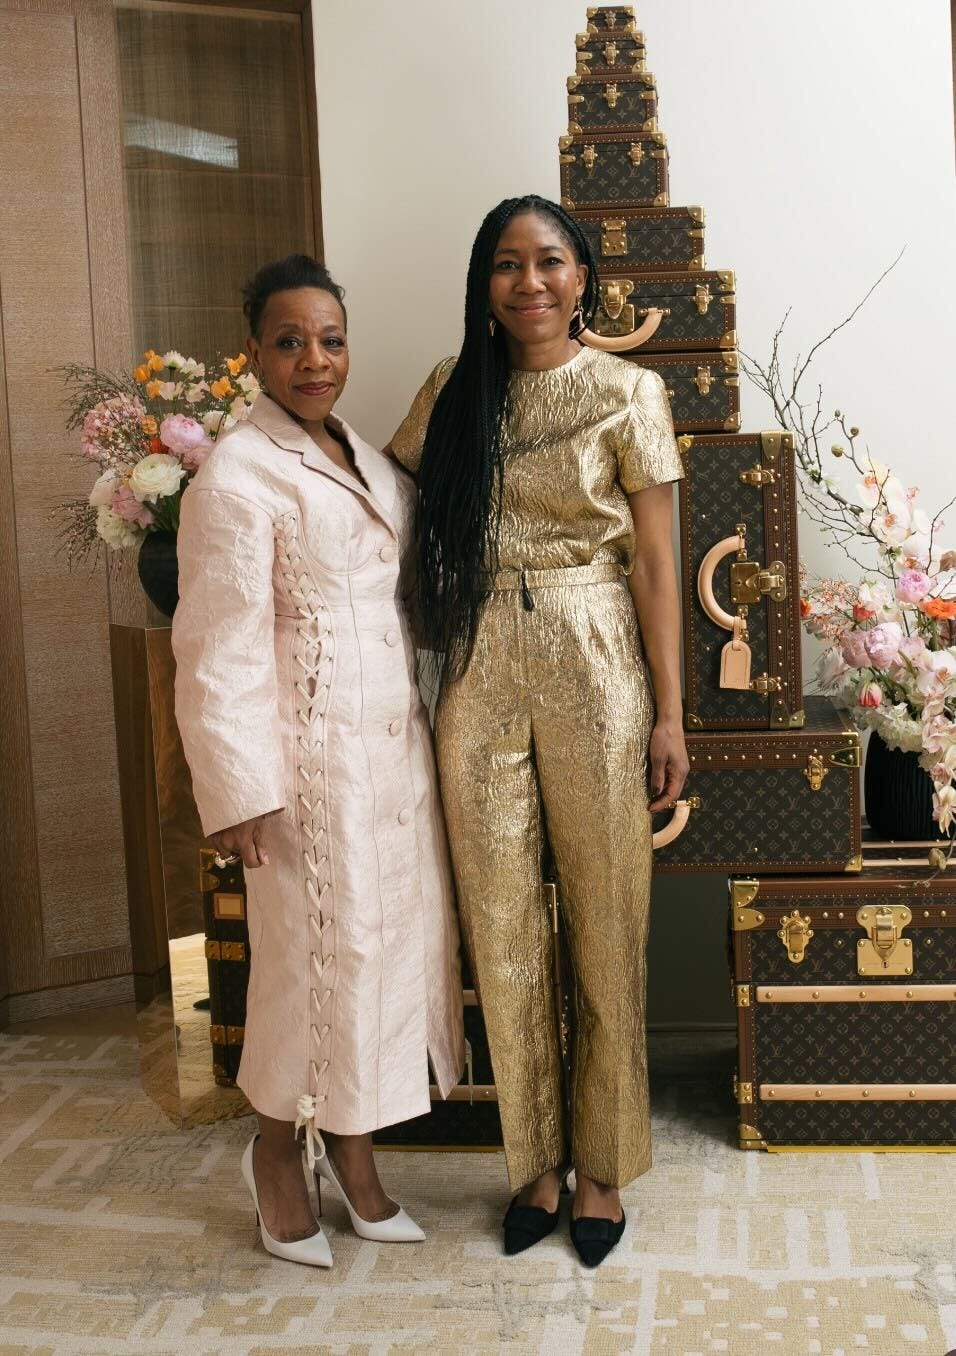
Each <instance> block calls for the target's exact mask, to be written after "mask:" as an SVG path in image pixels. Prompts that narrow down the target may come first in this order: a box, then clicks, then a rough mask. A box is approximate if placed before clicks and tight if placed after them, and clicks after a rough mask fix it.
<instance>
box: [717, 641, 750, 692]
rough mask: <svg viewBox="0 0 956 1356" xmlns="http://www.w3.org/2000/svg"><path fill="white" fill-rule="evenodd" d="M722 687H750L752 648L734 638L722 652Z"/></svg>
mask: <svg viewBox="0 0 956 1356" xmlns="http://www.w3.org/2000/svg"><path fill="white" fill-rule="evenodd" d="M720 686H721V687H735V688H742V689H744V690H746V689H748V688H749V687H750V646H749V645H748V644H747V642H746V641H745V640H741V639H739V638H738V637H737V636H734V638H733V639H732V640H728V642H727V644H726V645H725V646H724V648H723V649H722V650H721V652H720Z"/></svg>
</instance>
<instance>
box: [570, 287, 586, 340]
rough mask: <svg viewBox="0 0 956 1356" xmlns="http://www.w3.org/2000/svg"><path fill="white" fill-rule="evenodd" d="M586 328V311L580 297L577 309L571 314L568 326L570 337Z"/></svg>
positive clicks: (572, 337) (574, 336) (575, 336)
mask: <svg viewBox="0 0 956 1356" xmlns="http://www.w3.org/2000/svg"><path fill="white" fill-rule="evenodd" d="M583 329H584V311H583V309H582V307H581V298H580V297H578V305H577V310H576V311H575V312H574V313H573V315H572V316H571V324H570V325H569V326H568V337H569V338H571V339H575V338H577V336H578V335H579V334H580V333H581V331H582V330H583Z"/></svg>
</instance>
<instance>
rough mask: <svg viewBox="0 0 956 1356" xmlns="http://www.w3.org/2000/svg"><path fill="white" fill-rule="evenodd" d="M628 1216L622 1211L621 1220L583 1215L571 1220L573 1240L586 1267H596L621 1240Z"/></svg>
mask: <svg viewBox="0 0 956 1356" xmlns="http://www.w3.org/2000/svg"><path fill="white" fill-rule="evenodd" d="M626 1223H627V1216H626V1215H625V1214H624V1211H623V1210H622V1211H621V1218H620V1219H619V1220H613V1219H592V1218H591V1216H590V1215H582V1216H581V1217H580V1219H572V1221H571V1242H572V1243H573V1244H574V1248H575V1251H576V1252H577V1254H578V1256H579V1257H580V1259H581V1261H582V1262H583V1263H584V1265H585V1266H586V1267H596V1266H600V1264H601V1263H602V1262H603V1261H604V1259H605V1257H606V1256H607V1255H608V1253H609V1252H610V1251H611V1249H612V1248H614V1247H616V1246H617V1245H618V1243H620V1241H621V1237H622V1236H623V1233H624V1225H625V1224H626Z"/></svg>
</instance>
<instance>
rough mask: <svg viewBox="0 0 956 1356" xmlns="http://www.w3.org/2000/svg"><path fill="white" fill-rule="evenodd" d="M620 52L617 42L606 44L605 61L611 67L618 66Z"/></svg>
mask: <svg viewBox="0 0 956 1356" xmlns="http://www.w3.org/2000/svg"><path fill="white" fill-rule="evenodd" d="M619 51H620V49H619V48H618V45H617V43H616V42H606V43H605V44H604V60H605V61H606V62H607V64H608V65H609V66H615V65H616V64H617V58H618V54H619Z"/></svg>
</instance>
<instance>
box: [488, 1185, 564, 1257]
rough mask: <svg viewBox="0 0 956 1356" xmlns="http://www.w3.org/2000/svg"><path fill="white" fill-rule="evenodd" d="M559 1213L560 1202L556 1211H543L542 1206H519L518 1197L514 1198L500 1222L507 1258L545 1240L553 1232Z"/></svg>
mask: <svg viewBox="0 0 956 1356" xmlns="http://www.w3.org/2000/svg"><path fill="white" fill-rule="evenodd" d="M560 1213H561V1202H560V1201H558V1208H557V1209H556V1210H545V1208H544V1206H542V1205H519V1204H518V1197H517V1196H515V1197H514V1199H513V1200H512V1202H511V1204H510V1205H509V1206H508V1209H507V1211H506V1212H505V1217H504V1220H503V1221H502V1224H503V1226H504V1231H505V1252H506V1253H507V1254H508V1256H509V1257H514V1255H515V1253H519V1252H524V1251H525V1249H526V1248H533V1247H534V1245H535V1243H540V1242H541V1240H542V1238H547V1236H548V1234H550V1233H553V1232H554V1230H555V1228H556V1226H557V1223H558V1216H559V1215H560Z"/></svg>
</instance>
